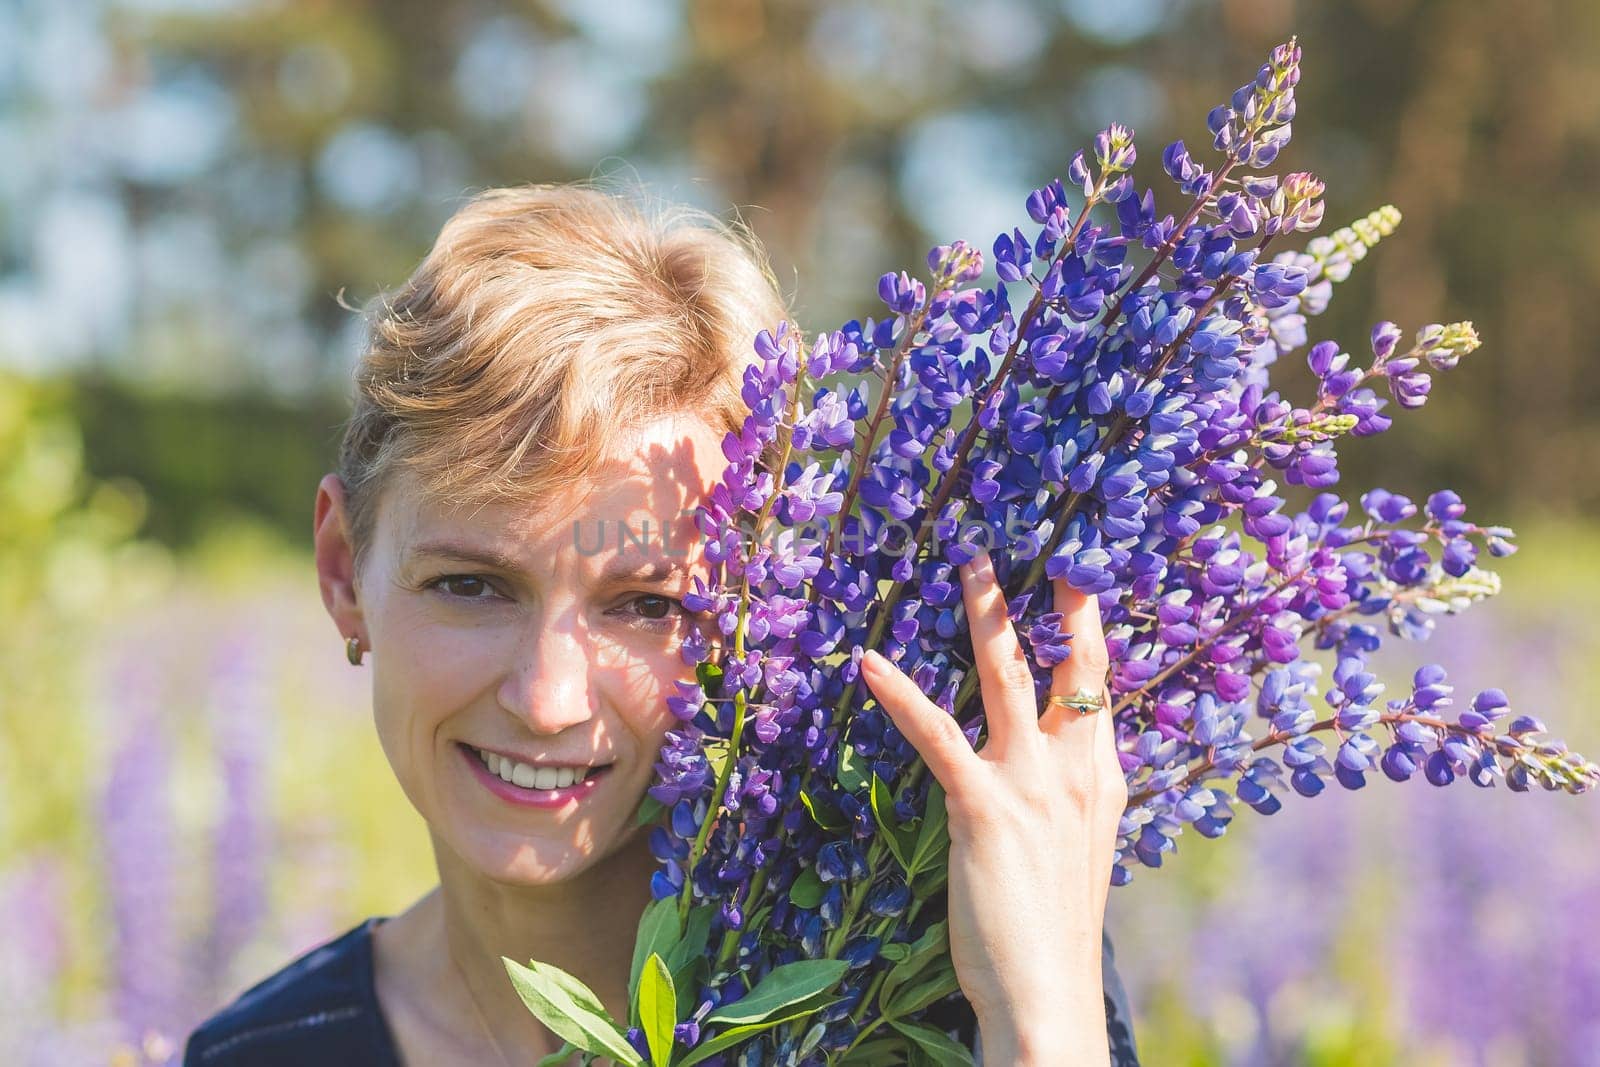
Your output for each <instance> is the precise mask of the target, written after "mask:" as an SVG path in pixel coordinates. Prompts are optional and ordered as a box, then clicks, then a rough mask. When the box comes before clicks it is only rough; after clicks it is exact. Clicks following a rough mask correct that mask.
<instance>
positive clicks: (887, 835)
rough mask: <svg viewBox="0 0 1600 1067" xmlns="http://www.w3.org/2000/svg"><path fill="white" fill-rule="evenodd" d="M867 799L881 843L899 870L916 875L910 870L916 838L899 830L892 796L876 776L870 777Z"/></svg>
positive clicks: (881, 780) (908, 875)
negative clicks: (886, 848) (876, 824)
mask: <svg viewBox="0 0 1600 1067" xmlns="http://www.w3.org/2000/svg"><path fill="white" fill-rule="evenodd" d="M869 799H870V801H871V803H872V817H873V818H874V819H876V820H877V821H878V833H879V836H880V837H882V838H883V843H884V844H886V845H888V846H889V851H890V852H891V853H893V854H894V858H895V861H896V862H898V863H899V864H900V868H901V870H903V871H905V872H906V875H907V877H910V876H911V875H912V874H915V873H916V872H915V871H913V870H912V868H911V850H912V849H913V848H914V847H916V846H915V842H916V838H915V837H913V836H912V835H911V834H910V833H909V832H907V831H906V830H903V829H901V827H900V824H899V820H898V819H897V818H896V816H895V811H894V794H893V793H892V792H890V790H889V787H888V786H887V785H885V784H884V782H883V779H882V778H879V777H878V776H877V775H876V774H874V775H873V776H872V790H871V792H870V794H869Z"/></svg>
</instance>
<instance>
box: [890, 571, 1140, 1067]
mask: <svg viewBox="0 0 1600 1067" xmlns="http://www.w3.org/2000/svg"><path fill="white" fill-rule="evenodd" d="M961 582H962V597H963V600H964V601H965V604H966V609H967V621H968V625H969V626H970V627H971V632H972V647H973V651H974V653H975V655H976V657H977V668H978V681H979V686H980V691H981V692H982V694H983V708H984V715H985V721H986V725H987V731H988V740H987V742H986V743H985V744H984V745H983V746H982V748H980V749H979V750H978V751H976V752H974V751H973V749H972V747H971V745H970V744H969V743H968V741H967V739H966V737H965V736H964V735H963V734H962V732H961V729H960V727H959V726H958V725H957V724H956V721H955V720H954V719H953V718H951V717H950V716H949V715H947V714H945V712H944V710H943V709H941V708H940V707H939V706H938V705H936V704H934V703H933V702H932V701H930V700H929V699H928V698H927V697H926V696H925V695H924V694H923V693H922V692H921V690H919V689H918V688H917V686H916V685H915V683H913V682H912V681H911V679H910V678H908V677H906V675H905V674H904V673H903V672H902V671H900V670H899V668H897V667H895V666H894V665H893V664H891V663H890V662H889V661H888V660H887V659H885V658H884V657H883V656H881V655H879V654H877V653H876V652H868V653H867V654H866V656H865V657H864V658H863V660H862V664H861V666H862V673H863V676H864V677H865V678H866V682H867V685H868V686H869V687H870V688H871V690H872V692H873V695H874V696H876V697H877V699H878V702H879V703H880V704H882V705H883V708H884V710H885V711H886V712H888V714H889V716H890V718H891V719H893V721H894V724H895V726H896V727H897V728H898V729H899V730H900V732H901V733H902V734H904V735H905V737H906V739H907V740H908V741H910V742H911V744H912V745H913V746H914V747H915V748H916V750H917V752H918V753H919V754H920V755H921V756H922V758H923V761H924V762H926V763H927V765H928V769H929V770H930V771H931V772H932V773H933V775H934V777H936V778H937V779H938V781H939V784H940V785H941V786H943V787H944V790H945V794H946V801H945V802H946V806H947V808H948V810H949V816H950V888H949V895H950V955H951V961H952V963H953V964H954V966H955V970H956V977H957V978H958V979H959V980H960V982H961V990H962V992H963V993H964V994H965V995H966V997H967V999H968V1000H969V1001H971V1003H972V1006H973V1008H974V1010H975V1011H976V1012H977V1016H978V1024H979V1027H980V1029H981V1033H982V1036H983V1051H984V1059H985V1060H986V1061H987V1062H990V1063H1006V1064H1011V1063H1018V1064H1020V1063H1051V1064H1104V1063H1106V1062H1107V1061H1108V1059H1109V1051H1108V1050H1107V1047H1106V1018H1105V1003H1104V999H1103V991H1102V987H1101V981H1100V938H1101V926H1102V923H1103V920H1104V917H1105V906H1106V895H1107V893H1108V892H1109V890H1110V886H1111V865H1112V860H1113V859H1114V857H1115V851H1116V837H1117V824H1118V822H1119V821H1120V820H1121V818H1122V813H1123V809H1124V808H1125V807H1126V806H1127V799H1128V787H1127V783H1126V781H1125V779H1124V778H1123V775H1122V767H1121V765H1120V764H1119V763H1118V761H1117V753H1116V743H1115V735H1114V731H1113V729H1112V723H1111V717H1110V715H1111V713H1110V711H1109V710H1106V711H1099V712H1092V713H1090V714H1088V715H1080V714H1079V713H1078V712H1077V711H1076V710H1074V709H1072V708H1066V707H1062V706H1061V705H1059V704H1052V705H1050V706H1049V707H1048V708H1046V709H1045V713H1044V715H1042V716H1041V715H1040V714H1039V707H1038V703H1037V700H1036V698H1035V696H1034V688H1033V678H1032V675H1031V673H1030V671H1029V668H1028V662H1027V659H1026V658H1025V656H1024V655H1023V651H1022V647H1021V645H1020V644H1019V643H1018V641H1017V636H1016V632H1015V630H1014V629H1013V628H1012V625H1011V621H1010V619H1008V618H1007V617H1006V605H1005V597H1004V595H1003V594H1002V592H1001V590H1000V587H999V584H998V583H997V582H996V580H995V575H994V569H993V568H992V567H991V565H990V562H989V557H988V556H987V555H981V556H979V557H978V558H977V559H975V560H973V561H972V562H971V563H970V564H968V565H967V566H965V567H962V568H961ZM1055 608H1056V610H1058V611H1060V612H1061V613H1062V614H1063V616H1064V618H1063V619H1062V623H1061V629H1062V631H1063V633H1065V634H1069V635H1071V636H1072V641H1071V648H1072V654H1071V655H1070V656H1069V657H1068V658H1067V660H1066V662H1064V663H1061V664H1059V665H1057V666H1056V668H1055V670H1054V675H1053V678H1052V684H1051V694H1052V695H1061V696H1066V695H1070V694H1071V693H1073V692H1076V691H1077V690H1079V689H1087V690H1089V691H1090V692H1099V693H1101V694H1102V696H1103V697H1106V698H1107V699H1106V705H1107V708H1108V709H1109V707H1110V700H1109V694H1108V693H1107V691H1106V674H1107V670H1108V668H1109V663H1108V657H1107V654H1106V644H1105V635H1104V633H1103V632H1102V630H1101V624H1100V610H1099V605H1098V604H1097V603H1096V602H1095V600H1094V598H1093V597H1088V596H1084V595H1082V594H1080V593H1078V592H1076V591H1074V590H1072V589H1071V588H1069V587H1068V586H1067V585H1066V583H1065V582H1061V581H1057V582H1056V583H1055Z"/></svg>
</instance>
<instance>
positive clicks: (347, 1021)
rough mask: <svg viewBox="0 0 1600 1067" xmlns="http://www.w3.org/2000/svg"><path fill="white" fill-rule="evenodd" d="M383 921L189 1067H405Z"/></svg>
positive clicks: (234, 1023)
mask: <svg viewBox="0 0 1600 1067" xmlns="http://www.w3.org/2000/svg"><path fill="white" fill-rule="evenodd" d="M386 919H387V916H375V917H373V918H369V919H367V920H366V921H364V922H362V923H360V924H359V925H357V926H355V927H352V928H351V929H350V930H348V931H346V932H345V933H344V934H341V935H340V936H339V937H337V938H335V939H334V940H332V941H330V942H328V943H327V944H325V945H322V946H320V947H319V948H314V949H312V950H311V951H309V952H307V953H305V954H304V955H303V956H300V957H299V958H298V959H296V960H294V961H293V962H291V963H289V964H288V965H286V966H285V967H284V968H283V969H282V970H280V971H278V972H277V973H276V974H273V975H272V976H270V977H268V978H265V979H263V980H262V981H260V982H258V983H256V984H255V985H253V986H251V987H250V988H249V989H247V990H245V991H244V992H243V993H241V994H239V996H238V998H237V999H235V1000H234V1001H233V1003H231V1004H229V1005H228V1006H227V1007H225V1008H223V1009H222V1010H221V1011H219V1012H217V1014H215V1015H213V1016H212V1017H211V1018H209V1019H207V1020H206V1021H205V1022H203V1023H201V1024H200V1026H199V1028H198V1029H196V1030H195V1032H194V1033H192V1034H190V1035H189V1041H188V1044H187V1046H186V1047H185V1048H184V1053H183V1067H285V1065H292V1067H350V1065H353V1064H361V1065H363V1067H400V1055H399V1053H398V1052H397V1051H396V1047H395V1043H394V1035H393V1034H392V1033H390V1031H389V1024H388V1023H387V1022H386V1021H385V1020H384V1017H383V1009H382V1008H381V1007H380V1006H379V1004H378V994H377V987H376V984H375V983H374V981H373V967H372V930H373V928H374V927H376V926H377V925H378V924H379V923H381V922H384V921H385V920H386ZM1101 949H1102V951H1101V955H1102V959H1103V963H1104V968H1103V971H1102V979H1103V984H1104V986H1105V996H1106V1024H1107V1037H1108V1038H1109V1040H1110V1045H1111V1063H1112V1067H1139V1060H1138V1057H1137V1055H1136V1053H1135V1052H1134V1047H1133V1032H1132V1029H1131V1026H1130V1024H1131V1022H1132V1016H1131V1015H1130V1014H1129V1012H1128V1004H1127V994H1126V993H1125V992H1124V991H1123V988H1122V981H1121V980H1120V979H1119V978H1118V977H1117V972H1116V967H1115V964H1114V961H1113V960H1112V955H1111V939H1110V938H1109V937H1104V936H1102V941H1101ZM952 1005H953V1002H952V1004H946V1005H940V1006H939V1009H936V1010H935V1011H934V1012H930V1021H935V1022H936V1023H937V1024H940V1025H945V1026H947V1028H948V1029H950V1030H957V1031H959V1037H960V1039H961V1040H962V1042H963V1043H964V1044H965V1045H966V1046H967V1047H968V1048H972V1047H973V1046H974V1044H975V1039H976V1036H977V1034H976V1029H977V1023H976V1020H975V1019H974V1018H973V1017H972V1013H971V1011H970V1010H965V1011H960V1010H957V1008H961V1007H965V1006H964V1005H955V1006H952ZM980 1062H981V1061H980Z"/></svg>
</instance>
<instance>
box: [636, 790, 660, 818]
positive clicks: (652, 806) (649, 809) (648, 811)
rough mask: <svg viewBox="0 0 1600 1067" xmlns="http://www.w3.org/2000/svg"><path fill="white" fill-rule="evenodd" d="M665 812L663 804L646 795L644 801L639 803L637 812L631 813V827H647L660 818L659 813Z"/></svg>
mask: <svg viewBox="0 0 1600 1067" xmlns="http://www.w3.org/2000/svg"><path fill="white" fill-rule="evenodd" d="M666 810H667V806H666V805H665V804H663V803H661V801H659V800H657V799H656V798H655V797H653V796H651V795H650V794H649V793H646V794H645V795H644V799H643V800H641V801H639V810H638V811H635V812H634V813H633V825H635V826H649V825H650V824H652V823H654V822H655V821H656V820H657V819H659V818H661V813H662V812H664V811H666Z"/></svg>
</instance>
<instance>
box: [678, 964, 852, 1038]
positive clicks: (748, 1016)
mask: <svg viewBox="0 0 1600 1067" xmlns="http://www.w3.org/2000/svg"><path fill="white" fill-rule="evenodd" d="M849 969H850V965H849V964H848V963H846V962H845V961H844V960H797V961H795V962H794V963H786V964H784V965H783V966H782V967H775V968H773V969H772V971H770V972H769V973H768V974H767V976H766V977H765V978H763V979H761V981H759V982H757V983H756V986H755V988H754V989H752V990H750V992H748V993H746V994H745V995H744V996H743V997H741V998H740V999H739V1000H738V1001H736V1002H734V1003H733V1004H729V1005H727V1006H726V1007H721V1008H718V1009H717V1010H716V1011H713V1012H712V1013H711V1014H710V1015H707V1016H706V1017H705V1019H704V1020H703V1021H702V1023H701V1025H702V1026H710V1025H713V1024H716V1025H733V1026H742V1025H744V1024H747V1023H757V1022H760V1021H761V1020H763V1019H765V1018H767V1017H768V1016H769V1015H772V1014H774V1013H775V1012H778V1011H780V1010H782V1009H783V1008H787V1007H789V1006H790V1005H791V1004H796V1003H798V1002H800V1001H802V1000H805V999H806V998H808V997H814V996H816V995H817V994H818V993H823V992H826V991H827V990H829V989H832V988H833V987H834V986H835V985H837V984H838V983H839V979H841V978H843V977H844V973H845V971H847V970H849Z"/></svg>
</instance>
